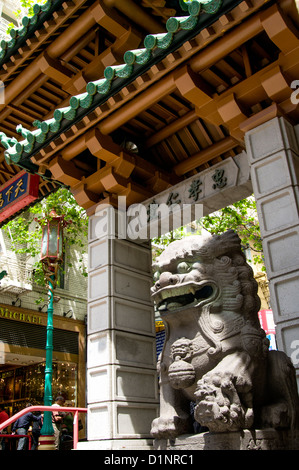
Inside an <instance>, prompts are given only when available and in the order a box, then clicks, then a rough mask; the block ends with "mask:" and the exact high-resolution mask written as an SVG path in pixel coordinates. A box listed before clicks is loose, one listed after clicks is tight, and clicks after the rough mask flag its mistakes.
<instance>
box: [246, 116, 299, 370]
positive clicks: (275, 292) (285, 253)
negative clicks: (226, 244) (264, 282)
mask: <svg viewBox="0 0 299 470" xmlns="http://www.w3.org/2000/svg"><path fill="white" fill-rule="evenodd" d="M298 135H299V132H298V129H294V127H293V126H292V125H291V124H290V123H289V122H288V121H286V120H285V119H284V118H275V119H272V120H271V121H268V122H266V123H265V124H263V125H261V126H259V127H257V128H256V129H253V130H251V131H249V132H248V133H247V134H246V137H245V142H246V150H247V153H248V157H249V161H250V164H251V177H252V187H253V190H254V196H255V199H256V202H257V211H258V218H259V222H260V228H261V235H262V240H263V251H264V260H265V266H266V270H267V277H268V279H269V289H270V302H271V308H272V310H273V314H274V321H275V324H276V339H277V344H278V347H279V349H282V350H283V351H284V352H286V354H288V355H289V356H290V357H291V359H292V361H293V364H294V365H295V368H296V369H297V371H299V361H297V359H296V360H295V353H294V350H293V349H292V347H295V346H296V345H297V343H296V342H297V341H298V344H299V326H298V324H299V320H298V318H299V307H298V305H299V302H298V301H299V294H298V292H299V274H298V273H299V217H298V216H299V197H298V196H299V191H298V188H299V187H298V181H299V156H298V155H299V147H298V139H297V137H298ZM291 345H293V346H291ZM296 357H297V356H296ZM298 357H299V354H298Z"/></svg>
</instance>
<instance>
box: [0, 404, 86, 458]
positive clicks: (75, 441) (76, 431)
mask: <svg viewBox="0 0 299 470" xmlns="http://www.w3.org/2000/svg"><path fill="white" fill-rule="evenodd" d="M30 411H31V412H33V411H59V412H60V411H64V412H67V413H73V414H74V420H73V449H75V450H76V449H77V445H78V440H79V427H78V424H79V420H78V415H79V413H87V408H75V407H72V406H60V407H59V408H58V407H57V406H41V405H37V406H28V408H24V409H23V410H21V411H19V412H18V413H16V414H15V415H13V416H12V417H11V418H9V419H7V420H6V421H4V422H3V423H1V424H0V431H2V429H4V428H7V426H10V425H11V424H13V423H14V422H15V421H16V420H17V419H18V418H20V417H21V416H23V415H25V414H27V413H30ZM5 436H6V434H2V435H0V437H4V438H5ZM16 437H22V436H16Z"/></svg>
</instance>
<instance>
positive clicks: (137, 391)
mask: <svg viewBox="0 0 299 470" xmlns="http://www.w3.org/2000/svg"><path fill="white" fill-rule="evenodd" d="M87 387H88V390H89V403H90V404H92V403H102V402H109V401H113V400H116V401H123V402H135V401H136V400H140V399H142V401H143V402H144V403H157V400H158V382H157V380H156V373H155V371H153V370H149V369H144V368H137V367H134V368H132V367H123V366H112V367H110V366H108V365H107V366H103V367H95V368H92V369H89V370H88V377H87Z"/></svg>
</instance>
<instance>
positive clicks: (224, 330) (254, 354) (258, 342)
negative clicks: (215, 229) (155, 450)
mask: <svg viewBox="0 0 299 470" xmlns="http://www.w3.org/2000/svg"><path fill="white" fill-rule="evenodd" d="M154 268H155V281H156V282H155V285H154V287H153V288H152V293H153V298H154V300H155V303H156V306H157V309H158V310H159V312H160V314H161V317H162V319H163V322H164V324H165V330H166V337H165V344H164V348H163V352H162V354H161V357H160V359H159V374H160V388H161V416H160V417H159V418H157V419H155V420H154V421H153V424H152V435H153V436H154V437H156V438H160V439H161V438H173V437H175V436H178V435H180V434H185V433H192V432H193V427H192V419H191V416H190V403H191V402H195V409H194V418H195V420H196V421H198V423H200V424H201V425H202V426H207V427H208V429H209V430H210V431H213V432H227V431H240V430H242V429H258V428H260V429H263V428H266V427H267V428H269V427H272V428H276V429H293V428H296V427H298V409H299V407H298V393H297V386H296V379H295V370H294V367H293V365H292V363H291V361H290V360H289V358H288V357H287V356H286V355H285V354H284V353H282V352H279V351H269V341H268V339H267V337H266V334H265V332H264V330H262V329H261V328H260V324H259V320H258V311H259V308H260V299H259V297H258V296H257V283H256V281H255V279H254V277H253V272H252V269H251V267H250V266H249V265H248V264H247V263H246V259H245V256H244V254H243V253H242V251H241V243H240V239H239V237H238V235H236V234H235V233H234V232H233V231H232V230H229V231H228V232H226V233H224V234H222V235H219V236H210V235H206V236H195V237H186V238H185V239H183V240H179V241H175V242H173V243H171V244H170V245H169V246H168V248H166V250H165V251H164V252H163V253H162V255H161V256H160V257H159V258H158V259H157V261H156V264H155V266H154Z"/></svg>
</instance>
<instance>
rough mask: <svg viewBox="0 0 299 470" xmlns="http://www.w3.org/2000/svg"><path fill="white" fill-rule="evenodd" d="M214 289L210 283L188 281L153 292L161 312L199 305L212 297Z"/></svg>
mask: <svg viewBox="0 0 299 470" xmlns="http://www.w3.org/2000/svg"><path fill="white" fill-rule="evenodd" d="M213 293H214V289H213V287H212V285H209V284H205V283H204V284H202V285H200V284H199V285H198V284H194V283H186V284H181V285H180V286H178V287H176V286H169V287H165V288H164V289H161V290H159V291H158V292H156V293H154V294H153V298H154V301H155V303H156V305H157V310H159V312H164V311H169V310H176V309H179V308H182V307H185V306H189V307H190V306H195V305H198V304H199V303H200V302H202V301H203V300H206V299H209V298H211V297H212V295H213Z"/></svg>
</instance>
